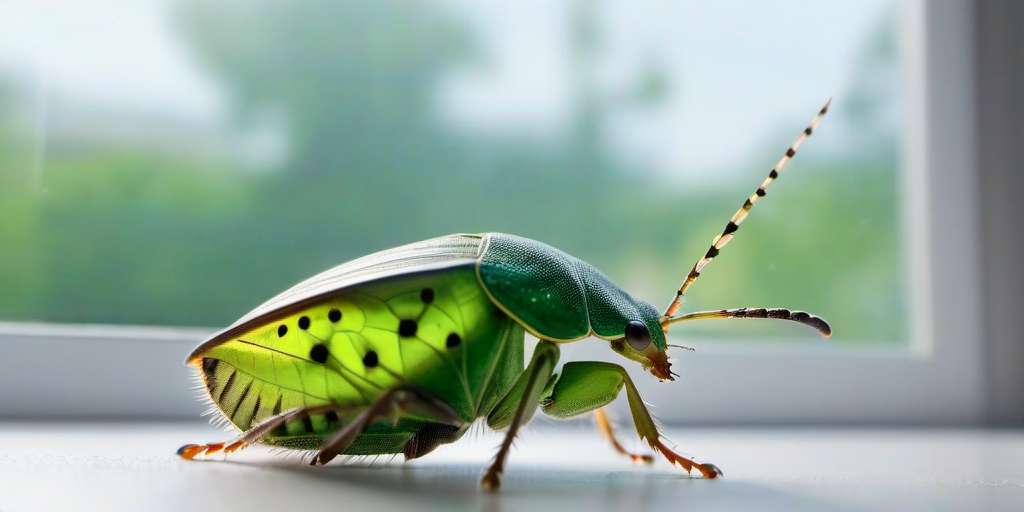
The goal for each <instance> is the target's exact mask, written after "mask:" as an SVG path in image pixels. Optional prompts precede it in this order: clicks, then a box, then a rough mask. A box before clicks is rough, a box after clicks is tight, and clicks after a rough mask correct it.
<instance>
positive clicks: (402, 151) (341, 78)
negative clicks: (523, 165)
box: [180, 0, 474, 175]
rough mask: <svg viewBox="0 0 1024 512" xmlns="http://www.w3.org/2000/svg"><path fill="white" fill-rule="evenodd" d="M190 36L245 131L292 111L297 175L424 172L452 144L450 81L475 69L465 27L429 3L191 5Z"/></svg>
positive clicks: (184, 15)
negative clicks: (439, 89)
mask: <svg viewBox="0 0 1024 512" xmlns="http://www.w3.org/2000/svg"><path fill="white" fill-rule="evenodd" d="M180 7H181V8H180V25H181V27H182V29H183V31H184V32H185V33H186V35H187V37H188V38H189V40H190V41H191V42H192V44H193V45H194V47H195V48H196V50H197V53H198V55H199V57H200V58H201V59H202V60H203V61H205V62H206V63H207V67H208V68H209V69H210V70H211V71H212V73H213V74H214V76H215V77H217V78H218V79H219V80H220V82H221V84H222V85H224V86H225V87H226V88H227V89H228V90H229V91H230V92H231V93H232V94H230V95H229V96H228V97H229V98H234V99H235V100H237V105H236V107H237V109H238V113H239V114H240V115H241V116H242V118H243V119H245V118H246V117H250V116H253V115H259V114H260V113H261V112H265V111H267V110H270V111H283V112H284V114H285V118H286V120H287V125H288V131H289V134H290V138H291V140H290V156H291V164H290V168H291V169H292V170H293V171H297V172H300V173H303V174H314V175H315V174H325V173H332V172H342V173H345V174H350V175H352V174H367V173H377V172H382V171H386V172H400V173H401V172H414V171H416V169H415V166H410V165H408V163H409V162H415V161H417V160H421V159H424V158H429V156H430V155H431V154H435V153H438V152H444V151H445V150H446V148H447V147H448V146H450V145H451V144H452V141H451V140H450V138H449V137H448V136H447V135H446V134H445V130H443V127H442V126H440V125H439V124H438V122H437V119H436V116H435V113H434V112H433V106H434V101H433V99H434V98H433V95H434V93H435V92H436V86H437V83H438V80H439V79H440V78H442V77H443V76H444V75H445V74H446V73H448V72H449V71H450V70H451V69H452V67H453V66H456V65H458V64H459V63H461V62H464V61H466V59H467V58H468V57H471V56H472V54H473V52H474V48H473V45H472V41H471V40H470V39H469V37H468V34H467V33H466V32H465V31H464V30H462V26H461V24H460V23H459V22H458V20H457V19H456V18H455V17H454V16H452V15H451V14H450V13H449V12H448V11H446V10H445V9H442V8H440V6H438V5H435V4H434V2H430V1H427V0H382V1H374V2H365V1H352V0H343V1H335V0H311V1H307V2H303V3H302V8H296V6H295V5H293V4H292V3H290V2H264V1H250V0H233V1H232V0H229V1H227V2H205V1H195V0H188V1H185V2H183V3H182V4H181V6H180Z"/></svg>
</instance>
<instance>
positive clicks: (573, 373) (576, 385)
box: [544, 361, 722, 478]
mask: <svg viewBox="0 0 1024 512" xmlns="http://www.w3.org/2000/svg"><path fill="white" fill-rule="evenodd" d="M623 387H625V388H626V398H628V399H629V410H630V412H631V413H632V415H633V424H634V426H635V427H636V432H637V434H639V435H640V438H641V439H643V440H644V441H646V442H647V444H649V445H650V446H651V448H653V449H654V450H655V451H657V452H658V453H660V454H661V455H662V456H663V457H665V459H666V460H668V461H669V462H670V463H672V464H678V465H679V466H681V467H682V468H683V469H685V470H686V471H687V472H690V471H693V469H697V470H698V471H700V473H701V475H703V476H704V478H716V477H719V476H721V475H722V472H721V470H719V469H718V468H717V467H716V466H715V465H714V464H710V463H703V464H701V463H699V462H696V461H694V460H693V459H690V458H687V457H684V456H682V455H680V454H678V453H676V452H675V451H673V450H672V449H671V448H669V447H668V446H666V445H665V443H664V441H662V438H661V433H659V432H658V426H657V425H655V423H654V419H653V418H651V413H650V412H648V411H647V406H645V405H644V402H643V400H642V399H641V398H640V393H639V392H638V391H637V389H636V386H635V385H634V384H633V381H632V380H631V379H630V378H629V375H628V374H627V373H626V370H625V369H624V368H622V367H621V366H619V365H617V364H612V363H605V362H598V361H582V362H571V363H566V364H565V365H564V366H562V374H561V375H560V376H559V377H558V381H557V382H555V385H554V386H553V387H552V389H551V393H550V395H549V396H547V397H545V398H544V413H545V414H548V415H550V416H554V417H556V418H569V417H573V416H578V415H580V414H585V413H588V412H591V411H594V410H597V409H599V408H601V407H604V406H605V405H607V404H609V403H610V402H611V401H612V400H614V399H615V397H617V396H618V394H619V392H620V391H622V388H623Z"/></svg>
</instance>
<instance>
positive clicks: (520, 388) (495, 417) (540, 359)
mask: <svg viewBox="0 0 1024 512" xmlns="http://www.w3.org/2000/svg"><path fill="white" fill-rule="evenodd" d="M558 354H559V350H558V346H557V345H555V344H554V343H551V342H548V341H541V342H540V343H538V344H537V348H536V349H535V350H534V351H533V357H532V358H531V360H530V364H529V365H528V366H527V367H526V369H525V370H523V373H521V374H520V375H519V378H518V379H517V380H516V383H515V385H513V386H512V389H511V390H510V391H509V392H508V394H506V395H505V397H504V398H502V399H501V401H499V402H498V404H497V405H496V406H495V407H494V410H493V411H491V413H490V414H489V415H488V416H487V425H488V426H490V427H491V428H502V427H505V426H508V432H506V433H505V439H504V440H502V442H501V448H499V449H498V453H497V454H496V455H495V456H494V461H493V462H492V463H491V466H490V467H489V468H487V472H486V473H485V474H484V477H483V479H482V480H481V481H480V485H481V487H483V488H484V490H488V491H494V490H497V489H498V488H499V487H500V486H501V473H502V472H503V471H504V469H505V458H506V457H508V451H509V449H510V448H511V447H512V441H513V440H514V439H515V437H516V434H517V433H518V432H519V427H521V426H522V425H524V424H525V423H526V422H528V421H530V418H532V417H533V413H534V412H535V411H536V410H537V404H538V403H539V402H540V397H541V395H542V394H543V392H544V385H545V384H546V383H547V382H548V380H549V379H551V375H552V373H554V371H555V364H557V363H558ZM509 412H511V414H509Z"/></svg>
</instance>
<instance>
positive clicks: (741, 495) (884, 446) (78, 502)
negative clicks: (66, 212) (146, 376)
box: [0, 422, 1024, 512]
mask: <svg viewBox="0 0 1024 512" xmlns="http://www.w3.org/2000/svg"><path fill="white" fill-rule="evenodd" d="M623 430H624V429H623ZM223 435H224V434H223V433H220V432H218V431H215V430H214V429H213V428H212V427H209V426H207V425H203V424H199V423H194V422H193V423H173V422H172V423H59V424H58V423H17V422H15V423H0V446H3V447H4V453H3V454H2V455H0V480H2V481H3V482H4V483H5V485H4V489H5V491H4V495H3V497H2V498H0V510H4V511H8V510H10V511H14V510H71V509H80V508H82V507H83V506H88V507H90V508H101V509H103V510H109V511H113V512H116V511H119V510H142V509H145V510H176V511H177V510H191V509H195V508H210V509H222V508H228V507H230V508H233V509H244V510H254V511H255V510H275V511H279V510H291V509H294V508H295V507H296V504H301V507H299V508H301V509H303V510H334V509H338V507H339V504H341V508H343V509H345V510H375V511H378V510H379V511H383V510H394V509H410V508H417V509H422V507H423V505H424V504H429V505H430V506H431V507H435V508H447V509H453V508H465V509H479V508H481V507H490V508H494V509H498V508H505V509H509V510H621V509H623V508H625V509H628V510H655V509H657V510H675V509H677V508H678V507H679V506H680V505H683V504H685V505H686V506H687V508H688V509H692V510H788V511H799V510H1012V509H1015V508H1019V506H1020V504H1021V503H1024V433H1022V432H1019V431H1015V432H1009V431H981V430H914V429H906V430H849V429H845V430H829V429H814V430H805V429H758V430H749V429H725V430H707V429H688V430H672V431H670V432H669V436H670V437H671V438H673V439H675V440H676V441H679V442H681V443H682V442H685V444H684V445H683V446H681V447H680V448H681V449H682V450H683V451H684V452H687V453H691V454H695V455H699V456H702V457H704V460H707V461H711V462H714V463H715V464H717V465H719V466H720V467H721V468H722V470H723V471H724V472H725V478H723V479H720V480H717V481H706V480H702V479H699V478H693V479H689V478H686V475H685V473H683V472H682V471H681V470H679V469H675V468H672V467H669V466H668V465H667V464H665V463H664V462H661V461H659V462H658V463H656V464H655V465H654V466H653V467H650V468H646V467H635V466H631V465H630V464H629V463H628V462H627V461H626V460H623V459H622V458H621V457H619V456H618V455H616V454H614V453H612V451H611V449H610V448H609V447H608V446H607V445H606V444H605V443H604V441H603V440H602V439H600V438H599V436H598V435H597V433H596V432H594V431H593V428H592V426H591V425H590V422H578V423H571V424H562V425H560V428H553V427H552V426H550V425H549V426H546V427H534V428H530V429H528V430H527V431H526V432H525V433H524V435H523V436H522V438H521V439H520V440H519V442H517V444H516V450H515V451H513V453H512V454H511V456H510V459H509V461H508V465H507V477H506V479H505V488H504V489H503V491H502V492H501V494H499V495H498V496H489V495H485V494H483V493H481V492H479V490H478V488H477V485H478V484H477V482H478V479H479V477H480V474H481V473H482V471H483V468H484V467H485V465H486V464H487V462H488V461H489V460H490V458H491V456H492V452H493V449H494V447H495V446H496V445H497V443H498V439H499V438H498V437H496V436H494V435H493V434H488V435H485V436H483V437H475V436H473V435H467V436H466V439H464V440H463V441H461V442H460V443H458V444H455V445H450V446H443V447H441V448H439V449H438V451H437V452H435V453H432V454H430V455H428V456H427V457H425V458H423V459H420V460H418V461H415V462H413V463H410V464H407V465H403V464H402V463H401V462H400V459H399V460H396V461H394V462H391V463H387V462H385V459H384V458H381V459H380V460H379V461H378V462H377V463H376V464H374V465H372V466H368V465H367V464H368V463H367V462H363V463H362V464H361V465H356V466H349V467H345V466H340V465H332V466H329V467H327V468H312V467H308V466H306V465H304V464H302V463H301V462H300V461H298V460H296V458H295V457H284V456H281V455H278V456H274V455H271V454H270V452H269V451H268V450H266V449H264V448H254V449H251V450H249V451H247V452H241V453H238V454H236V455H235V456H232V458H231V461H230V462H227V463H225V462H219V461H214V462H199V463H195V462H192V463H190V462H186V461H182V460H180V459H178V458H177V457H176V456H175V455H174V450H175V449H176V448H177V447H178V445H180V444H182V443H183V442H187V441H212V440H220V439H222V438H223ZM624 440H626V441H625V442H626V444H627V445H628V446H630V447H634V448H635V447H638V445H639V443H638V442H637V441H636V440H635V438H634V437H632V436H629V437H625V436H624Z"/></svg>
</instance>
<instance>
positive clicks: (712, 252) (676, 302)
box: [662, 98, 832, 327]
mask: <svg viewBox="0 0 1024 512" xmlns="http://www.w3.org/2000/svg"><path fill="white" fill-rule="evenodd" d="M831 104H832V98H829V100H828V101H826V102H825V106H823V107H821V110H819V111H818V113H817V115H815V116H814V119H811V124H809V125H807V128H804V131H803V133H801V134H800V136H799V137H797V138H796V141H795V142H793V145H791V146H789V149H787V150H786V153H785V154H784V155H782V158H780V159H779V161H778V162H777V163H776V164H775V167H772V170H771V172H769V173H768V177H767V178H765V179H764V181H762V182H761V184H760V185H758V187H757V190H755V191H754V193H753V194H751V195H750V197H748V198H747V200H746V201H744V202H743V206H741V207H740V209H739V210H736V213H734V214H733V215H732V218H731V219H729V223H728V224H726V225H725V229H723V230H722V234H720V235H718V236H716V237H715V239H714V240H712V241H711V248H710V249H708V252H707V253H705V254H704V256H703V257H701V258H700V259H699V260H697V262H696V263H694V264H693V268H692V269H690V273H689V274H687V276H686V280H684V281H683V284H682V285H680V286H679V290H677V291H676V296H675V298H674V299H672V303H671V304H669V305H668V308H667V309H665V314H664V315H663V320H662V323H663V324H664V326H665V327H667V326H668V323H667V322H665V320H667V319H668V318H669V317H671V316H673V315H675V314H676V313H677V312H678V311H679V307H680V306H681V305H682V299H683V295H684V294H686V291H687V290H689V289H690V287H691V286H693V283H694V282H695V281H697V278H698V277H700V273H701V271H702V270H704V267H706V266H707V264H708V263H710V262H711V260H712V259H713V258H714V257H715V256H718V251H720V250H722V247H725V246H726V244H728V243H729V242H731V241H732V239H733V237H734V236H736V230H738V229H739V228H740V224H743V221H744V220H746V218H747V215H748V214H749V213H750V209H751V208H753V207H754V205H755V204H757V202H758V201H759V200H760V199H761V198H762V197H764V196H765V194H767V193H768V187H769V186H770V185H771V184H772V182H774V181H775V180H776V179H778V177H779V173H781V172H782V170H783V169H785V168H786V164H788V163H789V161H790V160H792V159H793V155H795V154H796V150H798V149H800V145H801V144H803V143H804V141H805V140H807V138H808V137H810V136H811V133H813V132H814V130H816V129H817V128H818V123H820V122H821V120H822V118H824V117H825V114H826V113H827V112H828V107H829V105H831Z"/></svg>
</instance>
